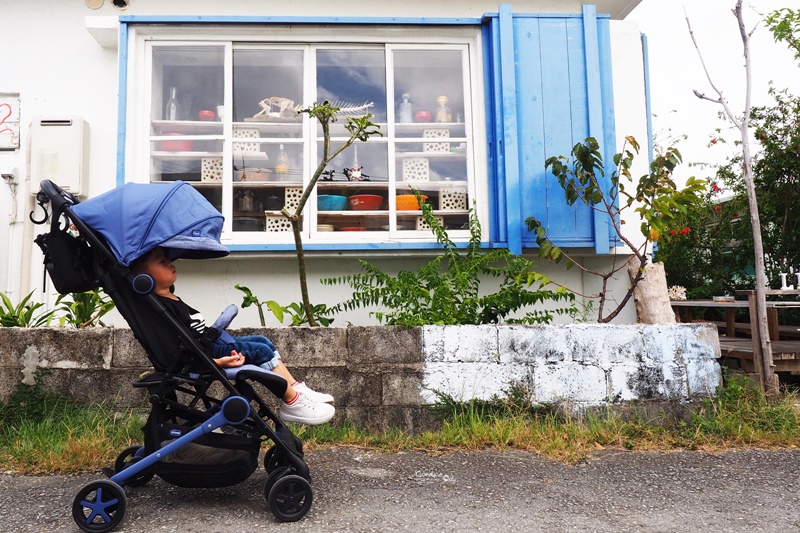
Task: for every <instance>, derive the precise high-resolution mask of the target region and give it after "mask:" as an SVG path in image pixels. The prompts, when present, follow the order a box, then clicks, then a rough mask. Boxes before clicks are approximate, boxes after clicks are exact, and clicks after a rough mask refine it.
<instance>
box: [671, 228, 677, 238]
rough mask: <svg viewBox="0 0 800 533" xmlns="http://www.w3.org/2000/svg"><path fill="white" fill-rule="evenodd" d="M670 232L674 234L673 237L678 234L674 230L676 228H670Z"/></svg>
mask: <svg viewBox="0 0 800 533" xmlns="http://www.w3.org/2000/svg"><path fill="white" fill-rule="evenodd" d="M669 234H670V235H672V236H673V237H674V236H675V235H677V233H676V232H675V230H674V229H671V230H669Z"/></svg>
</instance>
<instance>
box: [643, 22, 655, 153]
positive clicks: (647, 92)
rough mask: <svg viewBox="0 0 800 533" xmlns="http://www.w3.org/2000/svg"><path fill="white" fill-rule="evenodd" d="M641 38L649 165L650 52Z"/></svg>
mask: <svg viewBox="0 0 800 533" xmlns="http://www.w3.org/2000/svg"><path fill="white" fill-rule="evenodd" d="M641 36H642V56H643V57H644V105H645V110H646V113H647V157H648V161H649V162H650V163H652V162H653V157H654V155H655V154H654V150H655V148H654V147H653V108H652V107H651V102H650V51H649V48H648V44H647V35H645V34H644V33H642V34H641Z"/></svg>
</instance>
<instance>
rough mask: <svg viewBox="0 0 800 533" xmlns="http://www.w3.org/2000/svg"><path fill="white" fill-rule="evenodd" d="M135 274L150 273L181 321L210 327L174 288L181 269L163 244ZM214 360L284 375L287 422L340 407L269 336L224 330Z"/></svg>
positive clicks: (321, 419) (317, 419)
mask: <svg viewBox="0 0 800 533" xmlns="http://www.w3.org/2000/svg"><path fill="white" fill-rule="evenodd" d="M131 270H132V271H133V272H134V273H135V274H147V275H149V276H150V277H151V278H153V281H154V282H155V287H154V289H153V294H155V295H156V296H157V297H158V298H159V299H160V300H161V302H162V303H163V304H164V307H166V308H167V310H168V311H169V312H171V313H172V314H173V315H174V316H175V317H176V318H177V319H178V320H179V321H181V322H182V323H184V324H185V325H186V326H188V327H189V328H190V329H191V330H192V331H193V332H195V333H196V334H197V338H198V339H199V338H201V337H202V336H203V333H204V332H205V329H206V324H205V320H204V319H203V316H202V315H201V314H200V313H199V312H197V311H196V310H194V309H193V308H191V307H190V306H189V305H187V304H186V303H185V302H184V301H183V300H181V299H180V298H178V297H177V296H176V295H175V294H174V292H173V289H174V285H175V281H176V280H177V279H178V272H177V270H176V269H175V266H174V265H173V263H172V261H170V260H169V259H168V258H167V257H166V256H165V255H164V250H163V249H162V248H161V247H156V248H154V249H152V250H151V251H150V252H148V253H146V254H145V255H143V256H141V257H140V258H138V259H136V260H135V261H133V262H132V263H131ZM211 353H212V357H213V358H214V362H215V363H217V364H218V365H219V366H221V367H223V368H236V367H240V366H242V365H244V364H249V365H255V366H258V367H261V368H265V369H267V370H271V371H273V372H275V373H276V374H278V375H279V376H281V377H282V378H284V379H285V380H286V381H287V383H289V387H287V389H286V392H285V393H284V395H283V398H282V399H281V405H280V410H279V411H278V416H280V417H281V418H282V419H284V420H286V421H287V422H297V423H301V424H324V423H325V422H328V421H329V420H330V419H331V418H333V415H334V414H335V412H336V410H335V409H334V407H333V406H332V405H330V404H331V403H333V396H331V395H330V394H323V393H320V392H317V391H315V390H313V389H311V388H310V387H309V386H308V385H306V384H305V383H302V382H299V381H297V380H296V379H294V377H293V376H292V374H291V373H290V372H289V369H288V368H287V367H286V365H285V364H283V361H281V356H280V354H279V353H278V351H277V350H275V345H274V344H272V342H271V341H270V340H269V339H267V338H266V337H263V336H260V335H257V336H247V337H232V336H230V335H227V334H225V333H223V334H222V335H220V337H219V338H218V339H217V340H216V341H215V342H214V344H212V346H211Z"/></svg>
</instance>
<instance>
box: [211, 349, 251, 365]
mask: <svg viewBox="0 0 800 533" xmlns="http://www.w3.org/2000/svg"><path fill="white" fill-rule="evenodd" d="M214 362H215V363H217V364H218V365H219V366H221V367H222V368H235V367H237V366H242V365H243V364H244V356H243V355H242V354H240V353H239V352H237V351H236V350H231V354H230V355H228V356H225V357H220V358H219V359H214Z"/></svg>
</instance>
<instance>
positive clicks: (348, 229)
mask: <svg viewBox="0 0 800 533" xmlns="http://www.w3.org/2000/svg"><path fill="white" fill-rule="evenodd" d="M339 231H367V228H365V227H363V226H351V227H347V228H341V229H340V230H339Z"/></svg>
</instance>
